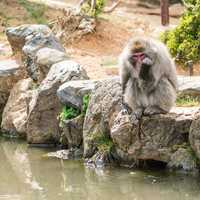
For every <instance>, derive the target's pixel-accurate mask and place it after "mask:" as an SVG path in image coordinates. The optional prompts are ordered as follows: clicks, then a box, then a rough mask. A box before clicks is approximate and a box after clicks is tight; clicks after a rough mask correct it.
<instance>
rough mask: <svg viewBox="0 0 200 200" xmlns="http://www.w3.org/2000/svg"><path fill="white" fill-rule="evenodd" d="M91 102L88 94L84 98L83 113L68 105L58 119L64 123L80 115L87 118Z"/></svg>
mask: <svg viewBox="0 0 200 200" xmlns="http://www.w3.org/2000/svg"><path fill="white" fill-rule="evenodd" d="M89 100H90V96H89V95H88V94H87V95H84V96H83V105H82V111H80V110H79V109H77V108H73V107H71V106H67V105H66V106H64V107H63V109H62V111H61V113H60V115H59V117H58V118H59V119H60V121H61V122H62V121H64V120H68V119H73V118H76V117H78V116H79V115H80V114H81V115H83V116H85V114H86V111H87V108H88V104H89Z"/></svg>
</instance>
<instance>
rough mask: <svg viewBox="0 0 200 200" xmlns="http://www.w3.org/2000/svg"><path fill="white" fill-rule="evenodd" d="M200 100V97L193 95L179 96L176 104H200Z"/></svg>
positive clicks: (182, 105) (181, 105)
mask: <svg viewBox="0 0 200 200" xmlns="http://www.w3.org/2000/svg"><path fill="white" fill-rule="evenodd" d="M199 105H200V100H199V98H198V97H193V96H191V95H182V96H178V97H177V99H176V106H180V107H184V106H199Z"/></svg>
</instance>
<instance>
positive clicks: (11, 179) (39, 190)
mask: <svg viewBox="0 0 200 200" xmlns="http://www.w3.org/2000/svg"><path fill="white" fill-rule="evenodd" d="M49 151H50V150H47V149H39V148H37V149H36V148H28V147H27V145H26V144H25V143H24V142H21V141H17V142H16V141H10V140H5V139H0V200H129V199H131V200H199V199H200V178H198V177H195V176H192V175H183V174H172V173H169V172H165V171H157V172H156V171H154V172H150V171H135V170H131V169H124V168H113V169H111V168H109V169H104V170H101V169H96V170H94V169H89V168H87V167H84V165H83V163H82V161H62V160H59V159H54V158H53V159H52V158H47V157H45V156H44V155H45V154H46V153H47V152H49Z"/></svg>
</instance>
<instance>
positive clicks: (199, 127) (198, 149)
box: [189, 110, 200, 159]
mask: <svg viewBox="0 0 200 200" xmlns="http://www.w3.org/2000/svg"><path fill="white" fill-rule="evenodd" d="M189 139H190V144H191V147H192V149H193V150H194V152H195V153H196V155H197V157H198V158H199V159H200V110H199V112H198V113H197V114H196V116H195V120H194V121H193V122H192V124H191V127H190V135H189Z"/></svg>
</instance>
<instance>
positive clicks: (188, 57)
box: [161, 0, 200, 66]
mask: <svg viewBox="0 0 200 200" xmlns="http://www.w3.org/2000/svg"><path fill="white" fill-rule="evenodd" d="M185 2H186V4H187V9H186V11H185V13H184V15H183V16H182V17H181V19H180V23H179V24H178V26H177V27H176V28H175V29H173V30H171V31H167V32H165V33H164V34H162V36H161V40H162V41H163V42H164V43H166V45H167V47H168V48H169V50H170V52H171V54H172V55H173V56H174V57H175V58H176V61H177V62H178V63H180V64H183V65H185V66H187V64H188V62H192V63H197V62H199V61H200V26H199V24H200V0H186V1H185Z"/></svg>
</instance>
